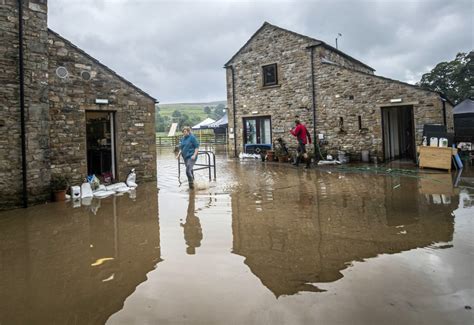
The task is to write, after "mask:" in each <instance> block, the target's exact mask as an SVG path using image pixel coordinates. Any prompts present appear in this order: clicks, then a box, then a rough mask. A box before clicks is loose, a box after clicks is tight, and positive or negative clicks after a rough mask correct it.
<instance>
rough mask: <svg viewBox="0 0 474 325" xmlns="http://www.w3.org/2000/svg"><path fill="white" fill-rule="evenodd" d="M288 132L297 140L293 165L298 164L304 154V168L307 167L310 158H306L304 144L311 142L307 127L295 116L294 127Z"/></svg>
mask: <svg viewBox="0 0 474 325" xmlns="http://www.w3.org/2000/svg"><path fill="white" fill-rule="evenodd" d="M290 133H291V134H292V135H294V136H295V137H296V140H298V149H297V150H298V154H297V155H296V161H295V162H294V163H293V165H295V166H298V165H299V163H300V161H301V157H302V156H304V157H305V158H306V168H309V167H310V163H311V160H309V159H308V158H307V154H306V144H308V143H311V135H310V134H309V132H308V129H307V128H306V126H304V124H302V123H301V122H300V120H299V119H298V118H297V119H296V120H295V127H294V128H293V129H291V130H290Z"/></svg>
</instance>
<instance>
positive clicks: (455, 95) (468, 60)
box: [417, 51, 474, 104]
mask: <svg viewBox="0 0 474 325" xmlns="http://www.w3.org/2000/svg"><path fill="white" fill-rule="evenodd" d="M473 59H474V52H472V51H471V52H470V53H469V54H467V53H458V54H457V55H456V58H455V59H454V60H453V61H450V62H441V63H438V64H437V65H436V67H434V69H433V70H431V71H430V72H428V73H425V74H424V75H423V76H422V77H421V80H420V82H419V83H418V84H417V85H418V86H421V87H424V88H427V89H430V90H434V91H438V92H441V93H443V94H444V95H446V96H447V97H448V99H450V100H452V101H453V102H454V103H455V104H457V103H460V102H461V101H463V100H464V99H466V98H473V97H474V60H473Z"/></svg>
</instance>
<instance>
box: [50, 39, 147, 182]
mask: <svg viewBox="0 0 474 325" xmlns="http://www.w3.org/2000/svg"><path fill="white" fill-rule="evenodd" d="M58 67H64V68H66V69H67V71H68V75H67V77H65V78H60V77H58V75H57V74H56V69H57V68H58ZM84 71H85V72H87V73H89V74H90V76H91V79H90V80H85V79H84V78H83V77H82V73H83V72H84ZM49 85H50V89H49V98H50V111H51V130H50V135H51V164H52V166H51V169H52V173H54V174H56V173H60V174H68V175H70V177H71V178H72V180H73V182H74V183H80V182H81V181H82V179H83V178H84V177H85V176H86V175H87V160H86V157H87V149H86V112H87V111H110V112H114V113H115V128H116V129H115V140H116V157H117V163H116V165H117V175H116V176H117V177H116V178H117V180H119V181H124V180H125V178H126V176H127V174H128V172H129V171H130V169H131V168H135V169H136V172H137V181H138V182H140V181H146V180H155V179H156V145H155V126H154V123H155V117H154V114H155V102H154V100H153V99H152V98H150V97H149V96H148V95H146V94H144V93H143V92H141V91H139V90H138V89H137V88H136V87H134V86H133V85H131V84H130V83H129V82H127V81H125V80H124V79H122V78H121V77H119V76H117V75H116V74H115V73H114V72H113V71H112V70H110V69H109V68H107V67H105V66H104V65H102V64H100V63H99V62H98V61H96V60H95V59H93V58H92V57H90V56H89V55H87V54H86V53H84V52H83V51H82V50H80V49H78V48H77V47H75V46H74V45H73V44H71V43H70V42H69V41H67V40H65V39H64V38H62V37H61V36H59V35H58V34H56V33H54V32H52V31H50V32H49ZM97 98H100V99H108V101H109V104H107V105H98V104H96V103H95V100H96V99H97Z"/></svg>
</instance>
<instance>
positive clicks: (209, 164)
mask: <svg viewBox="0 0 474 325" xmlns="http://www.w3.org/2000/svg"><path fill="white" fill-rule="evenodd" d="M201 155H205V156H206V158H205V159H206V163H205V164H194V166H198V168H193V171H196V170H202V169H208V171H209V180H210V181H211V180H212V171H211V170H214V180H216V155H215V154H214V152H212V151H198V158H199V156H201ZM181 165H185V163H184V159H183V156H180V157H179V159H178V181H179V182H180V183H181ZM185 169H186V168H185Z"/></svg>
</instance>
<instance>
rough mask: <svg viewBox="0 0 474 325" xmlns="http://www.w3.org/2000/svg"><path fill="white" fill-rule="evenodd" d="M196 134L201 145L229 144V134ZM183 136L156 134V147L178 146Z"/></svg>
mask: <svg viewBox="0 0 474 325" xmlns="http://www.w3.org/2000/svg"><path fill="white" fill-rule="evenodd" d="M194 136H195V137H196V138H197V139H198V141H199V143H200V144H201V145H227V134H226V133H224V134H199V133H195V134H194ZM180 139H181V136H172V137H168V136H161V135H157V136H156V147H157V148H166V147H176V146H177V145H178V144H179V141H180Z"/></svg>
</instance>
